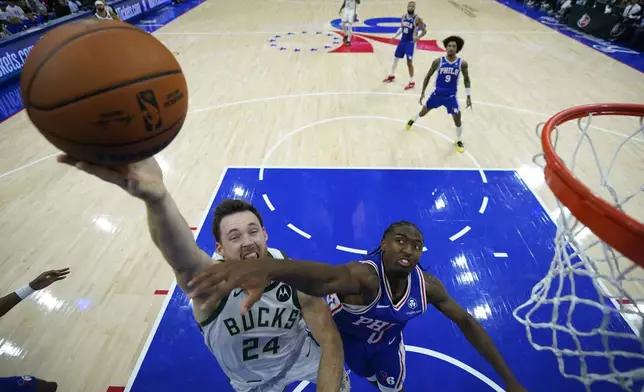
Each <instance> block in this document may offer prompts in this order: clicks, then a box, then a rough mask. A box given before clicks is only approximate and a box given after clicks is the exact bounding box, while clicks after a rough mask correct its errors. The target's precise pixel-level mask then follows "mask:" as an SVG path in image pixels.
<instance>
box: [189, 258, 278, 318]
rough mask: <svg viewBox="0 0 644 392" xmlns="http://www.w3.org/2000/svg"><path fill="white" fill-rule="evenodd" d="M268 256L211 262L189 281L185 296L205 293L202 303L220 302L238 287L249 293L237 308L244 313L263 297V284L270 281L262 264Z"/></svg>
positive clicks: (210, 304) (192, 296) (265, 284)
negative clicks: (211, 263)
mask: <svg viewBox="0 0 644 392" xmlns="http://www.w3.org/2000/svg"><path fill="white" fill-rule="evenodd" d="M269 260H272V259H269ZM269 260H262V259H253V260H226V262H224V263H218V264H214V265H212V266H210V267H208V268H207V269H206V270H204V271H203V272H201V273H200V274H199V275H197V276H196V277H195V278H194V279H192V280H191V281H190V282H188V287H189V289H190V293H188V296H189V297H190V298H195V297H197V296H203V297H206V298H207V299H206V300H205V302H204V304H203V305H202V307H208V306H214V305H215V304H217V303H219V301H221V300H222V299H223V298H224V297H226V296H227V295H229V294H230V292H231V291H232V290H233V289H236V288H241V289H243V290H244V291H246V293H248V298H247V299H246V301H244V303H243V304H242V308H241V309H240V310H241V312H242V314H243V313H246V312H247V311H248V309H250V308H251V306H253V305H254V304H255V302H257V301H259V300H260V298H262V295H263V294H264V288H265V287H266V286H267V285H268V283H269V279H268V272H267V271H266V268H264V267H263V266H264V265H265V263H267V262H268V261H269Z"/></svg>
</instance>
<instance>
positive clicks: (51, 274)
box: [0, 268, 69, 317]
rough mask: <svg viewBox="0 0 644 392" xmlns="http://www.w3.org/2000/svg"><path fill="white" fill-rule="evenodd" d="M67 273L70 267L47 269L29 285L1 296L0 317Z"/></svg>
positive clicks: (64, 276)
mask: <svg viewBox="0 0 644 392" xmlns="http://www.w3.org/2000/svg"><path fill="white" fill-rule="evenodd" d="M67 275H69V268H63V269H59V270H50V271H45V272H43V273H42V274H40V275H38V276H37V277H36V278H35V279H34V280H32V281H31V282H30V283H29V284H28V285H26V286H23V287H21V288H19V289H18V290H16V291H15V292H13V293H10V294H7V295H5V296H4V297H2V298H0V317H2V316H4V315H5V314H7V313H8V312H9V311H10V310H11V309H13V308H14V306H16V305H18V304H19V303H20V302H21V301H22V300H23V299H25V298H27V297H28V296H30V295H31V294H33V293H35V292H36V291H38V290H42V289H44V288H46V287H49V285H51V284H52V283H54V282H58V281H59V280H63V279H65V278H66V277H67Z"/></svg>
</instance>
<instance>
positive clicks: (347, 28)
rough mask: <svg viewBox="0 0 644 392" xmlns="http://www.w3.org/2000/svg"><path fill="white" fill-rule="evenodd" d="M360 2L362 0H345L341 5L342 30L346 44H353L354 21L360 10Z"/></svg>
mask: <svg viewBox="0 0 644 392" xmlns="http://www.w3.org/2000/svg"><path fill="white" fill-rule="evenodd" d="M358 4H360V0H343V2H342V7H340V16H341V17H342V32H343V33H344V37H342V40H343V41H344V45H345V46H351V35H352V34H353V22H354V21H355V19H356V15H357V12H358Z"/></svg>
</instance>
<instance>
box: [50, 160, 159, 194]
mask: <svg viewBox="0 0 644 392" xmlns="http://www.w3.org/2000/svg"><path fill="white" fill-rule="evenodd" d="M57 160H58V162H61V163H65V164H67V165H70V166H74V167H76V168H77V169H79V170H82V171H84V172H86V173H89V174H91V175H93V176H95V177H98V178H100V179H101V180H103V181H106V182H111V183H112V184H115V185H118V186H119V187H121V188H123V189H124V190H125V191H127V192H128V193H129V194H131V195H132V196H135V197H138V198H139V199H142V200H144V201H146V202H153V201H158V200H160V199H162V198H163V196H165V194H166V189H165V185H163V173H162V172H161V168H160V167H159V164H158V163H157V161H156V160H155V159H154V158H148V159H145V160H143V161H140V162H136V163H131V164H129V165H122V166H110V167H107V166H98V165H93V164H91V163H87V162H81V161H78V160H76V159H74V158H72V157H71V156H69V155H59V156H58V158H57Z"/></svg>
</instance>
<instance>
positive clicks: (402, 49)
mask: <svg viewBox="0 0 644 392" xmlns="http://www.w3.org/2000/svg"><path fill="white" fill-rule="evenodd" d="M415 47H416V45H415V44H414V41H400V42H399V43H398V46H397V47H396V53H395V54H394V56H396V58H399V59H401V58H403V57H405V56H407V60H411V59H413V58H414V48H415Z"/></svg>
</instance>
